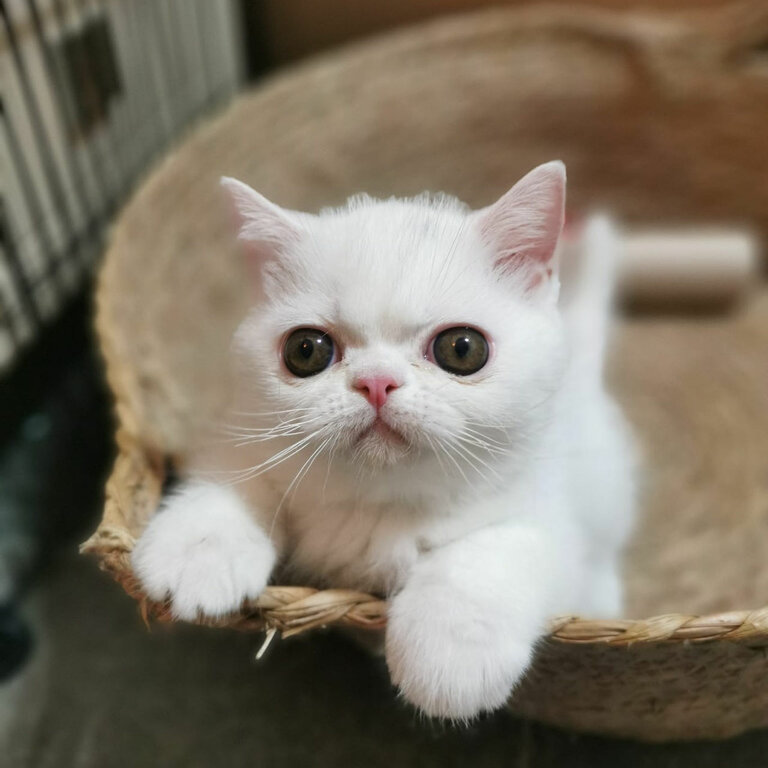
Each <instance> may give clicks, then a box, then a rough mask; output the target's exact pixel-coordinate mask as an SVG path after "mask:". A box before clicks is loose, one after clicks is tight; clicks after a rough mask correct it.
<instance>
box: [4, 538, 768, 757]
mask: <svg viewBox="0 0 768 768" xmlns="http://www.w3.org/2000/svg"><path fill="white" fill-rule="evenodd" d="M73 549H74V548H70V550H69V551H68V552H67V553H65V554H63V555H62V556H60V557H59V558H58V560H57V562H55V563H54V564H53V565H52V566H51V567H49V568H48V570H47V573H45V574H44V576H43V578H42V580H41V581H40V582H39V586H38V588H37V589H36V590H35V591H34V592H33V594H32V597H31V599H30V601H29V603H28V612H29V613H30V618H31V621H32V624H33V626H34V627H35V629H36V630H37V646H36V652H35V654H34V656H33V659H32V662H31V663H30V664H29V665H28V666H27V667H26V668H25V670H24V672H23V673H22V675H21V676H19V677H17V678H15V679H14V680H13V681H12V682H11V683H9V684H6V685H5V686H2V687H0V765H3V766H13V768H33V767H34V768H68V767H69V766H72V767H73V768H74V767H77V768H97V767H98V768H128V767H129V766H130V767H131V768H135V767H136V766H168V767H174V766H178V767H179V768H182V767H183V768H198V766H199V767H200V768H202V766H219V765H226V766H228V767H231V768H236V767H237V766H303V767H305V768H310V767H311V766H342V765H343V766H370V767H371V768H374V767H376V766H402V767H403V768H408V767H410V766H414V767H415V766H420V767H421V766H423V767H424V768H428V767H429V766H445V767H446V768H450V766H457V768H458V767H459V766H461V768H466V766H468V765H469V766H473V768H475V767H477V768H480V767H482V766H501V765H505V766H506V765H509V766H515V767H516V768H517V767H519V768H527V767H528V766H531V767H537V768H538V767H542V768H543V767H544V766H558V767H560V766H563V765H566V764H567V765H568V766H569V768H581V766H583V767H584V768H599V766H602V765H606V766H607V765H611V766H616V765H623V766H643V767H645V766H648V768H650V767H653V768H667V767H668V768H673V766H674V767H676V768H677V767H680V766H688V765H691V766H697V768H709V767H710V766H711V767H712V768H714V767H715V766H717V767H718V768H719V767H720V766H763V765H766V764H767V763H768V759H766V757H765V755H766V754H768V733H758V734H752V735H748V736H744V737H742V738H740V739H736V740H731V741H729V742H714V743H711V744H710V743H698V744H682V745H666V746H652V745H643V744H636V743H632V742H625V741H619V740H611V739H602V738H598V737H592V736H580V735H572V734H568V733H564V732H561V731H558V730H555V729H551V728H547V727H545V726H542V725H537V724H530V723H524V722H520V721H516V720H514V719H512V718H511V717H509V716H508V715H506V714H505V713H500V714H498V715H495V716H493V717H489V718H487V719H484V720H482V721H481V722H478V723H476V724H475V725H473V726H472V727H471V728H468V729H451V728H445V727H441V726H438V725H435V724H432V723H429V722H424V721H421V720H420V719H419V718H418V717H417V716H415V715H414V714H413V712H412V711H411V710H410V709H408V707H407V706H405V705H404V704H402V703H401V702H399V701H398V700H397V698H396V696H395V695H394V693H393V691H392V689H391V687H390V685H389V682H388V679H387V675H386V670H385V669H384V666H383V662H382V661H381V660H380V659H376V658H372V657H370V656H368V655H367V654H366V653H365V652H363V651H362V650H360V649H359V648H358V647H357V646H355V645H354V644H352V643H350V642H349V641H347V640H345V639H344V638H342V637H340V636H337V635H335V634H315V635H313V636H311V637H308V638H305V639H302V638H299V639H292V640H286V641H282V642H278V643H275V644H274V645H273V647H272V648H271V649H270V652H269V653H268V654H267V656H266V657H265V658H264V659H263V660H262V661H260V662H255V661H254V658H253V656H254V652H255V651H256V649H257V648H258V646H259V644H260V642H261V639H262V638H261V636H257V635H244V634H237V633H234V632H225V631H221V630H205V629H200V628H194V627H184V626H178V627H172V628H171V627H162V626H156V627H153V628H152V631H151V632H149V631H147V629H146V628H145V627H144V625H143V624H142V622H141V620H140V618H139V616H138V613H137V610H136V606H135V604H134V603H133V602H132V601H131V600H130V599H129V598H127V597H126V596H125V595H124V594H123V593H122V592H121V590H120V589H119V587H117V586H116V585H114V584H113V583H111V581H110V580H109V578H108V577H107V576H106V575H104V574H102V573H100V572H98V570H97V569H96V566H95V564H94V563H93V562H91V561H89V560H86V559H82V558H78V557H77V556H76V555H75V554H74V551H73Z"/></svg>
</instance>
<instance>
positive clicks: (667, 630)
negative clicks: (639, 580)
mask: <svg viewBox="0 0 768 768" xmlns="http://www.w3.org/2000/svg"><path fill="white" fill-rule="evenodd" d="M133 544H134V539H133V537H132V536H131V535H130V534H129V533H128V532H127V531H126V530H125V529H124V528H117V527H113V526H105V525H102V526H101V527H100V528H99V530H98V531H97V532H96V533H95V534H94V535H93V536H92V537H91V538H90V539H89V540H88V541H86V542H85V543H84V544H83V545H82V546H81V548H80V551H81V552H82V553H95V554H97V555H98V556H99V558H100V567H101V568H102V569H103V570H105V571H107V572H108V573H110V574H111V575H112V577H113V578H114V579H115V580H116V581H118V582H119V583H120V584H121V586H122V587H123V589H124V590H125V591H126V592H127V593H128V594H129V595H130V596H131V597H133V598H134V599H136V600H137V601H138V602H139V606H140V610H141V614H142V616H143V617H144V620H145V622H147V623H149V622H150V620H155V621H159V622H171V621H175V620H176V619H175V618H174V617H173V615H172V613H171V606H170V603H169V602H154V601H152V600H149V599H148V598H147V597H146V595H145V594H144V593H143V592H142V590H141V587H140V586H139V583H138V581H137V580H136V578H135V576H134V575H133V573H132V571H131V565H130V554H131V550H132V549H133ZM193 623H195V624H199V625H202V626H208V627H228V628H230V629H237V630H241V631H249V632H253V631H268V632H269V631H270V630H277V631H279V632H280V633H281V635H282V636H283V637H290V636H292V635H299V634H302V633H304V632H307V631H309V630H312V629H317V628H320V627H326V626H330V625H334V624H338V625H342V626H347V627H355V628H357V629H363V630H383V629H384V628H385V627H386V623H387V602H386V600H383V599H381V598H380V597H376V596H374V595H369V594H366V593H364V592H357V591H354V590H349V589H314V588H312V587H301V586H268V587H267V588H266V589H265V590H264V592H263V593H262V594H261V595H260V596H259V597H258V598H256V599H255V600H248V601H246V602H244V603H243V607H242V609H241V610H240V612H238V613H233V614H228V615H225V616H221V617H219V618H209V617H200V618H199V619H198V620H196V621H195V622H193ZM549 638H550V639H552V640H556V641H559V642H563V643H575V644H589V643H597V644H606V645H611V646H623V647H628V646H632V645H636V644H643V645H645V644H648V643H662V642H681V641H682V642H696V643H703V642H713V641H716V640H728V641H731V642H751V643H756V642H757V641H762V642H768V607H765V608H760V609H757V610H753V611H730V612H726V613H719V614H711V615H707V616H690V615H684V614H665V615H661V616H653V617H651V618H648V619H640V620H631V619H611V620H592V619H583V618H580V617H577V616H560V617H557V618H554V619H552V620H551V622H550V625H549Z"/></svg>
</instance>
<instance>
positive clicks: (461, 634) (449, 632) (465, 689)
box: [386, 587, 533, 722]
mask: <svg viewBox="0 0 768 768" xmlns="http://www.w3.org/2000/svg"><path fill="white" fill-rule="evenodd" d="M503 626H504V622H502V623H501V624H500V623H498V622H495V621H494V616H493V615H488V613H487V612H485V611H483V609H482V607H481V606H473V605H471V604H470V603H468V602H466V600H463V601H461V602H460V601H459V600H458V599H457V598H456V596H455V594H449V590H448V589H447V588H438V587H435V588H432V589H429V590H425V591H420V590H417V589H409V588H408V587H406V589H405V590H403V592H401V593H400V594H399V595H397V596H396V597H395V598H394V599H393V600H392V601H391V603H390V611H389V618H388V624H387V635H386V658H387V665H388V666H389V672H390V675H391V678H392V682H393V683H394V684H395V685H397V686H398V688H399V689H400V692H401V694H402V695H403V697H404V698H405V699H406V700H407V701H409V702H410V703H411V704H413V705H414V706H416V707H417V708H418V709H419V710H420V711H421V712H423V713H424V714H426V715H429V716H431V717H440V718H446V719H449V720H453V721H459V722H465V721H467V720H469V719H471V718H473V717H476V716H477V715H479V714H480V713H481V712H488V711H492V710H495V709H498V708H499V707H502V706H503V705H504V704H505V702H506V701H507V699H508V697H509V695H510V693H511V692H512V689H513V688H514V686H515V685H516V684H517V682H518V681H519V680H520V678H521V677H522V675H523V674H524V673H525V671H526V669H527V668H528V665H529V663H530V660H531V655H532V650H533V644H532V643H530V642H529V643H526V642H521V641H520V640H519V639H516V638H515V637H514V636H513V635H511V634H510V633H509V632H508V631H505V629H504V628H503Z"/></svg>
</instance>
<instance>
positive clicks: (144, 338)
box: [83, 2, 768, 740]
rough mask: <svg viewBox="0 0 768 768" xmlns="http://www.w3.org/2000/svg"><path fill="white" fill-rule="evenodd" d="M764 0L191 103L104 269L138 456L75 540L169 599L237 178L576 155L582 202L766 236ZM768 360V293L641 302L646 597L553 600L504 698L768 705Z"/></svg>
mask: <svg viewBox="0 0 768 768" xmlns="http://www.w3.org/2000/svg"><path fill="white" fill-rule="evenodd" d="M762 5H763V4H762V3H760V2H757V3H746V4H741V5H740V6H739V13H736V14H734V13H731V12H728V11H718V12H710V13H707V14H704V13H690V14H687V15H674V16H673V15H666V16H663V15H655V16H643V17H637V16H631V15H626V14H617V13H609V12H606V11H600V10H589V9H586V8H583V9H573V8H571V7H568V8H557V7H548V8H541V7H540V8H537V9H535V10H525V11H521V10H493V11H489V12H482V13H478V14H472V15H469V16H465V17H457V18H453V19H445V20H440V21H438V22H435V23H430V24H427V25H424V26H421V27H416V28H413V29H410V30H406V31H403V32H399V33H397V34H394V35H390V36H387V37H384V38H381V39H380V40H377V41H374V42H370V43H366V44H364V45H359V46H355V47H352V48H349V49H345V50H343V51H341V52H338V53H334V54H333V55H330V56H327V57H325V58H321V59H318V60H315V61H313V62H311V63H309V64H306V65H304V66H302V67H299V68H297V69H294V70H291V71H288V72H286V73H285V74H281V75H280V76H278V77H275V78H273V79H272V80H270V81H269V82H267V83H265V84H263V85H262V86H261V87H259V88H257V89H256V90H254V91H252V92H250V93H247V94H245V95H243V96H241V97H240V98H238V99H237V100H235V101H234V103H232V104H231V105H230V106H229V107H228V108H227V109H226V110H225V111H224V112H223V113H222V114H221V115H220V116H218V117H217V118H215V119H213V120H212V121H210V122H208V123H206V124H204V125H201V126H199V127H198V128H197V129H196V130H195V131H193V132H192V134H191V135H190V136H189V137H188V138H187V139H186V140H185V141H184V142H183V143H182V144H181V145H180V146H178V147H177V148H176V149H175V150H174V151H173V152H172V153H170V154H169V155H168V157H167V158H166V159H165V160H164V162H163V163H162V164H161V165H160V166H159V167H158V168H157V169H156V170H155V171H154V172H153V173H152V174H151V176H150V177H149V178H148V179H147V180H146V181H145V183H144V184H143V185H142V186H141V188H140V189H139V191H138V193H137V194H136V195H135V197H134V198H133V200H132V201H131V202H130V204H129V205H128V206H127V208H126V209H125V210H124V211H123V213H122V214H121V216H120V217H119V219H118V221H117V223H116V225H115V228H114V231H113V233H112V237H111V245H110V247H109V251H108V253H107V256H106V261H105V263H104V267H103V270H102V272H101V276H100V280H99V286H98V292H97V309H98V312H97V315H98V318H97V326H98V335H99V339H100V343H101V347H102V350H103V354H104V357H105V359H106V365H107V376H108V380H109V385H110V387H111V389H112V391H113V393H114V397H115V402H116V412H117V422H118V427H117V445H118V455H117V459H116V462H115V465H114V469H113V471H112V475H111V477H110V479H109V481H108V484H107V489H106V505H105V509H104V516H103V520H102V521H101V524H100V525H99V527H98V530H97V531H96V532H95V533H94V534H93V536H92V537H91V538H90V539H89V540H88V541H87V542H86V543H85V544H84V545H83V550H84V551H85V552H90V553H95V554H96V555H97V556H98V558H99V560H100V563H101V565H102V567H103V568H104V569H105V570H107V571H109V572H110V573H111V574H112V575H113V576H114V577H115V578H116V579H117V580H118V581H119V582H120V583H121V584H122V585H123V587H124V588H125V589H126V591H127V592H128V593H130V594H131V595H133V596H134V597H135V598H136V599H137V600H139V602H140V604H141V607H142V610H143V612H144V615H145V617H147V618H153V619H158V620H170V615H169V610H168V606H167V605H163V604H156V603H151V602H150V601H148V600H147V599H146V598H145V597H144V596H143V595H142V594H141V590H140V588H139V586H138V584H137V582H136V581H135V579H134V577H133V575H132V573H131V568H130V552H131V549H132V547H133V545H134V542H135V541H136V539H137V537H138V536H139V535H140V533H141V531H142V528H143V526H144V525H145V523H146V521H147V520H148V519H149V517H150V516H151V515H152V514H153V512H154V511H155V509H156V507H157V505H158V502H159V500H160V497H161V494H162V491H163V488H164V485H165V484H166V482H167V480H168V478H169V475H170V474H171V473H173V472H174V471H175V470H176V469H178V468H182V467H183V465H184V459H185V455H187V454H188V452H189V449H190V447H191V446H192V445H194V444H195V441H196V439H197V437H198V435H199V434H200V432H201V430H203V429H204V428H205V427H206V425H208V424H210V423H211V422H212V421H214V420H215V419H216V417H217V415H218V414H221V413H222V412H223V409H224V408H226V403H227V397H228V386H229V385H228V382H229V379H228V367H227V366H228V358H227V349H228V344H229V340H230V337H231V334H232V332H233V330H234V328H235V325H236V323H237V321H238V319H239V318H240V317H241V316H242V314H243V312H244V310H245V307H246V306H247V301H248V295H247V293H248V292H247V285H246V283H247V281H246V280H245V279H244V276H243V273H242V271H241V264H240V261H239V260H238V258H237V255H236V253H235V248H234V244H233V243H232V233H231V231H230V226H229V225H230V222H229V220H228V217H227V215H226V212H225V211H224V209H223V207H222V202H221V199H220V197H221V195H220V190H219V186H218V178H219V177H220V176H221V175H233V176H236V177H238V178H241V179H243V180H244V181H246V182H248V183H249V184H251V185H253V186H254V187H255V188H257V189H259V190H260V191H262V192H263V193H265V194H266V195H268V196H269V197H270V198H272V199H273V200H275V201H276V202H278V203H280V204H281V205H285V206H289V207H296V208H302V209H306V210H315V209H317V208H318V207H319V206H321V205H328V204H333V203H337V202H340V201H342V200H343V199H344V198H345V197H346V196H347V195H348V194H350V193H353V192H356V191H360V190H367V191H368V192H370V193H372V194H375V195H389V194H395V193H396V194H401V195H402V194H410V193H416V192H418V191H421V190H422V189H425V188H429V189H442V190H445V191H449V192H452V193H454V194H457V195H458V196H459V197H461V198H462V199H464V200H466V201H467V202H469V203H470V204H473V205H483V204H486V203H487V202H489V201H491V200H493V199H495V198H496V197H497V196H498V195H499V194H500V193H501V192H502V191H504V190H505V189H506V188H507V187H508V186H509V185H510V184H511V182H512V181H514V180H516V179H517V178H519V177H520V176H521V175H522V174H523V173H524V172H525V171H527V170H528V169H530V168H531V167H533V166H534V165H535V164H537V163H539V162H542V161H546V160H549V159H551V158H553V157H561V158H563V159H564V160H565V162H566V163H567V165H568V169H569V176H570V179H571V185H570V190H569V196H570V197H569V199H570V203H571V205H572V206H575V207H576V208H582V209H583V208H587V207H589V206H590V205H593V204H595V205H599V204H605V203H608V204H610V206H611V208H612V209H613V210H614V211H616V212H618V213H619V214H620V215H621V216H622V218H623V219H624V220H625V221H629V222H632V221H635V220H636V221H644V222H649V221H658V220H662V221H663V222H665V223H667V222H669V221H670V220H674V219H677V220H679V221H683V222H686V223H694V222H697V221H707V222H710V221H713V220H719V221H732V220H734V219H738V220H741V221H746V222H749V223H750V224H751V225H752V226H753V227H755V228H756V229H757V230H758V231H760V232H762V233H765V231H766V230H768V186H767V185H765V183H764V180H765V178H768V151H766V149H768V147H766V146H765V145H766V143H767V142H768V137H767V135H766V132H765V130H764V129H765V125H766V124H767V123H768V114H767V113H766V110H767V109H768V108H767V107H766V105H768V77H766V76H765V71H764V70H762V71H758V69H759V66H758V61H757V59H756V58H754V59H753V57H752V54H751V52H750V51H751V48H750V46H751V45H752V42H753V41H755V42H757V41H758V40H759V36H758V35H759V33H762V34H763V35H765V33H766V30H768V14H766V13H765V12H764V8H763V7H761V6H762ZM762 66H763V67H764V66H765V64H764V62H763V64H762ZM734 115H738V117H739V119H738V120H734V119H733V118H734ZM766 381H768V292H756V294H755V296H754V297H753V299H752V300H751V301H750V302H748V303H747V304H746V305H745V306H744V307H743V308H741V309H740V310H739V311H737V312H734V313H731V314H729V315H727V316H724V315H720V316H717V317H708V318H692V317H689V316H688V317H687V316H684V315H680V316H677V317H670V316H666V317H663V316H658V315H656V316H647V315H646V316H644V317H639V316H635V317H629V318H627V319H625V320H624V321H623V323H622V325H621V327H620V329H619V332H618V338H617V340H616V348H615V350H614V354H613V355H612V357H611V360H610V370H609V382H610V385H611V387H612V389H613V390H614V391H615V392H616V393H617V395H618V397H619V399H620V400H621V401H622V403H623V405H624V406H625V408H626V410H627V413H628V415H629V417H630V419H631V421H632V422H633V423H634V425H635V426H636V429H637V431H638V433H639V436H640V440H641V443H642V446H643V448H644V451H645V454H646V456H647V463H648V466H649V470H648V481H647V484H646V485H647V487H646V488H644V491H643V503H642V515H641V519H640V523H639V529H638V531H637V534H636V535H635V537H634V538H633V541H632V544H631V547H630V551H629V552H628V555H627V561H626V584H627V610H626V615H627V616H628V617H634V618H627V619H621V620H614V621H593V620H590V619H589V617H584V618H578V617H570V616H566V617H560V618H557V619H555V620H554V621H553V623H552V626H551V632H550V634H549V636H548V638H547V639H546V640H545V641H543V642H542V643H541V645H540V647H539V649H538V653H537V656H536V660H535V663H534V666H533V668H532V670H531V672H530V673H529V675H528V676H527V677H526V679H525V681H524V682H523V683H522V685H521V686H520V687H519V689H518V690H517V691H516V692H515V694H514V696H513V697H512V699H511V701H510V705H509V706H510V708H511V710H512V711H514V712H515V713H518V714H522V715H525V716H529V717H532V718H537V719H540V720H543V721H546V722H549V723H553V724H557V725H561V726H565V727H570V728H576V729H581V730H586V731H593V732H600V733H605V734H618V735H624V736H632V737H637V738H642V739H649V740H665V739H682V738H712V737H724V736H727V735H730V734H735V733H738V732H740V731H743V730H745V729H748V728H754V727H758V726H766V725H768V655H767V654H766V645H767V644H768V608H764V607H761V606H766V605H768V567H766V563H768V535H766V532H767V529H768V485H766V483H767V482H768V481H767V478H768V464H767V463H766V457H768V400H767V399H766V394H765V385H766ZM208 623H213V624H215V625H216V626H226V627H236V628H239V629H243V630H253V631H256V630H258V631H261V630H264V629H266V630H269V631H270V632H271V634H274V633H275V632H276V631H279V632H280V633H282V635H283V636H288V635H291V634H295V633H299V632H304V631H307V630H310V629H313V628H316V627H320V626H330V625H335V624H337V625H345V626H348V627H354V628H357V629H359V630H363V631H369V632H376V631H381V630H382V629H383V627H384V626H385V624H386V605H385V603H384V602H382V600H381V599H379V598H377V597H375V596H371V595H366V594H361V593H357V592H350V591H347V590H323V591H317V590H315V589H311V588H308V587H302V586H279V585H278V586H270V587H269V588H268V589H267V590H266V592H265V593H264V594H263V595H262V596H261V597H260V598H259V599H258V600H256V601H254V602H252V603H251V604H248V605H246V606H244V607H243V610H242V611H241V612H240V613H238V614H236V615H231V616H227V617H225V618H223V619H221V620H219V621H216V622H208Z"/></svg>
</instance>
